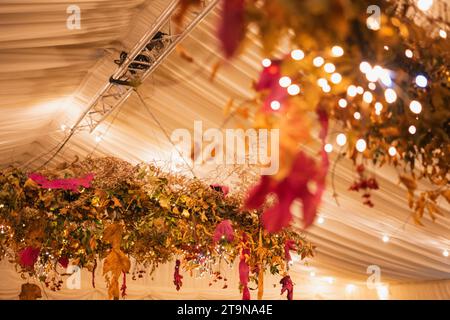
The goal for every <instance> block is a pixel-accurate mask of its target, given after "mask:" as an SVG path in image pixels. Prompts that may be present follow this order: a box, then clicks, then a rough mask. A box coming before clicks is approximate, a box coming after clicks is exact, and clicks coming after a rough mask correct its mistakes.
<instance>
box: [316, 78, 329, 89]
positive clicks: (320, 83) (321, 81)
mask: <svg viewBox="0 0 450 320" xmlns="http://www.w3.org/2000/svg"><path fill="white" fill-rule="evenodd" d="M317 85H318V86H319V87H321V88H323V87H324V86H326V85H328V81H327V79H325V78H320V79H318V80H317Z"/></svg>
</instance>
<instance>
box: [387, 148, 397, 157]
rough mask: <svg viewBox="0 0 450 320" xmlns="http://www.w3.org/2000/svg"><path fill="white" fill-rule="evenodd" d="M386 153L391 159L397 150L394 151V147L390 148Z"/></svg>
mask: <svg viewBox="0 0 450 320" xmlns="http://www.w3.org/2000/svg"><path fill="white" fill-rule="evenodd" d="M388 153H389V155H390V156H391V157H393V156H395V155H396V154H397V149H395V147H394V146H391V147H389V150H388Z"/></svg>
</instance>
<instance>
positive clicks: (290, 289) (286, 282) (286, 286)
mask: <svg viewBox="0 0 450 320" xmlns="http://www.w3.org/2000/svg"><path fill="white" fill-rule="evenodd" d="M280 284H281V285H282V287H281V294H283V293H284V292H285V291H287V299H288V300H292V299H293V298H294V283H293V282H292V280H291V277H290V276H285V277H283V279H281V280H280Z"/></svg>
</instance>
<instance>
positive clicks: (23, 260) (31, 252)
mask: <svg viewBox="0 0 450 320" xmlns="http://www.w3.org/2000/svg"><path fill="white" fill-rule="evenodd" d="M40 251H41V250H40V249H39V248H33V247H26V248H25V249H23V250H21V251H20V252H19V263H20V265H21V266H22V267H23V268H30V269H31V268H33V267H34V264H35V263H36V261H37V259H38V257H39V252H40Z"/></svg>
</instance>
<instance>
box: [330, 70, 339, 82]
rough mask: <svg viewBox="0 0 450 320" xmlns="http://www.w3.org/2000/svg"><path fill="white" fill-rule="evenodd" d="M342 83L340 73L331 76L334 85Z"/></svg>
mask: <svg viewBox="0 0 450 320" xmlns="http://www.w3.org/2000/svg"><path fill="white" fill-rule="evenodd" d="M341 81H342V76H341V74H340V73H337V72H336V73H333V74H332V75H331V82H333V83H334V84H338V83H340V82H341Z"/></svg>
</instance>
